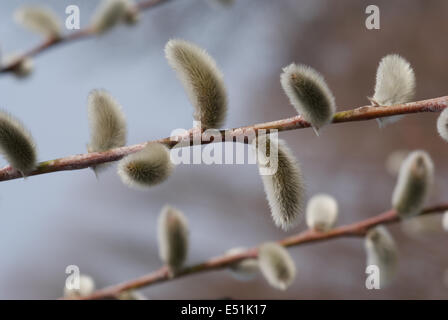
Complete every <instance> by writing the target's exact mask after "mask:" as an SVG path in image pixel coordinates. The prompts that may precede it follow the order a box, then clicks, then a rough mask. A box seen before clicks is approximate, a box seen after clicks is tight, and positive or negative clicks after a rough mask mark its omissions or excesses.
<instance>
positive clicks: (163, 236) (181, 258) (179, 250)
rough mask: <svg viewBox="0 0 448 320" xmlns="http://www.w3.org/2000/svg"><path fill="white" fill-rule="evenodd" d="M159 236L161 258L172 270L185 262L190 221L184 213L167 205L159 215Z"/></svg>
mask: <svg viewBox="0 0 448 320" xmlns="http://www.w3.org/2000/svg"><path fill="white" fill-rule="evenodd" d="M157 237H158V244H159V256H160V259H161V260H162V261H163V262H164V263H165V264H166V265H167V266H168V267H170V269H171V270H172V271H176V270H178V269H179V268H180V267H182V265H183V264H184V262H185V260H186V258H187V254H188V243H189V240H188V237H189V231H188V222H187V219H186V218H185V216H184V214H183V213H182V212H181V211H179V210H177V209H175V208H173V207H171V206H169V205H167V206H165V207H164V208H163V209H162V212H161V213H160V216H159V221H158V229H157Z"/></svg>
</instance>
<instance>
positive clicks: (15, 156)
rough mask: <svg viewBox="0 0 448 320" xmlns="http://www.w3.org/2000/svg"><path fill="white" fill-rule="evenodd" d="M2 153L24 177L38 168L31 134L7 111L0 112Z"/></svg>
mask: <svg viewBox="0 0 448 320" xmlns="http://www.w3.org/2000/svg"><path fill="white" fill-rule="evenodd" d="M0 152H1V153H2V154H3V155H4V157H5V158H6V160H7V161H8V162H9V164H10V165H11V166H12V167H13V168H14V169H16V170H18V171H20V172H21V173H22V174H24V175H26V174H28V173H29V172H31V171H32V170H33V169H35V167H36V162H37V151H36V146H35V143H34V140H33V138H32V136H31V134H30V133H29V131H28V130H27V129H25V127H24V126H23V125H22V123H21V122H20V121H19V120H18V119H16V118H14V117H13V116H11V115H10V114H9V113H7V112H5V111H0Z"/></svg>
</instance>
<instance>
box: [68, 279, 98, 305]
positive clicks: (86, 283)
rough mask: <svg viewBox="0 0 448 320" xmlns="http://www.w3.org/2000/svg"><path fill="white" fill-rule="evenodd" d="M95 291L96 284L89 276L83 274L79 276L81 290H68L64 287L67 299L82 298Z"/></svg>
mask: <svg viewBox="0 0 448 320" xmlns="http://www.w3.org/2000/svg"><path fill="white" fill-rule="evenodd" d="M93 291H95V282H94V281H93V279H92V278H91V277H89V276H87V275H84V274H81V275H80V276H79V288H72V289H68V288H67V286H65V287H64V297H65V298H71V299H74V298H80V297H85V296H88V295H91V294H92V293H93Z"/></svg>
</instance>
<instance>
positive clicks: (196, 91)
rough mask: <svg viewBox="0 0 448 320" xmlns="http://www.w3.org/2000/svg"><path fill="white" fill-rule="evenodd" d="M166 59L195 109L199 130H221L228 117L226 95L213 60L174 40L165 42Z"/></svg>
mask: <svg viewBox="0 0 448 320" xmlns="http://www.w3.org/2000/svg"><path fill="white" fill-rule="evenodd" d="M165 56H166V59H167V60H168V64H169V65H170V66H171V67H172V68H173V69H174V70H175V71H176V73H177V77H178V78H179V80H180V81H181V83H182V85H183V87H184V89H185V91H186V93H187V95H188V98H189V99H190V102H191V104H192V105H193V106H194V109H195V111H194V114H193V117H194V119H195V120H196V121H200V123H201V126H202V128H206V129H209V128H214V129H217V128H220V127H221V126H222V125H223V124H224V121H225V118H226V114H227V93H226V88H225V86H224V80H223V75H222V73H221V71H220V70H219V69H218V67H217V65H216V62H215V60H214V59H213V58H212V57H211V56H210V55H209V54H208V53H207V52H206V51H205V50H204V49H202V48H200V47H198V46H196V45H194V44H192V43H189V42H187V41H184V40H177V39H174V40H170V41H168V43H167V44H166V46H165Z"/></svg>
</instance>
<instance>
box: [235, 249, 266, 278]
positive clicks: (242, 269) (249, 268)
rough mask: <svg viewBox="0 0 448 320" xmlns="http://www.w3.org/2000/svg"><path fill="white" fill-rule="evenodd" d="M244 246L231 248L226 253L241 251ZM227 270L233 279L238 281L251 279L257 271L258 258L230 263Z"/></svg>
mask: <svg viewBox="0 0 448 320" xmlns="http://www.w3.org/2000/svg"><path fill="white" fill-rule="evenodd" d="M245 250H246V248H233V249H230V250H229V251H227V254H229V255H234V254H239V253H242V252H244V251H245ZM229 270H230V272H231V274H232V275H233V277H234V278H235V279H238V280H240V281H248V280H252V279H253V278H254V277H255V275H256V274H257V273H258V271H259V266H258V260H257V259H253V258H247V259H243V260H241V261H238V262H235V263H232V264H231V265H230V266H229Z"/></svg>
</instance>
